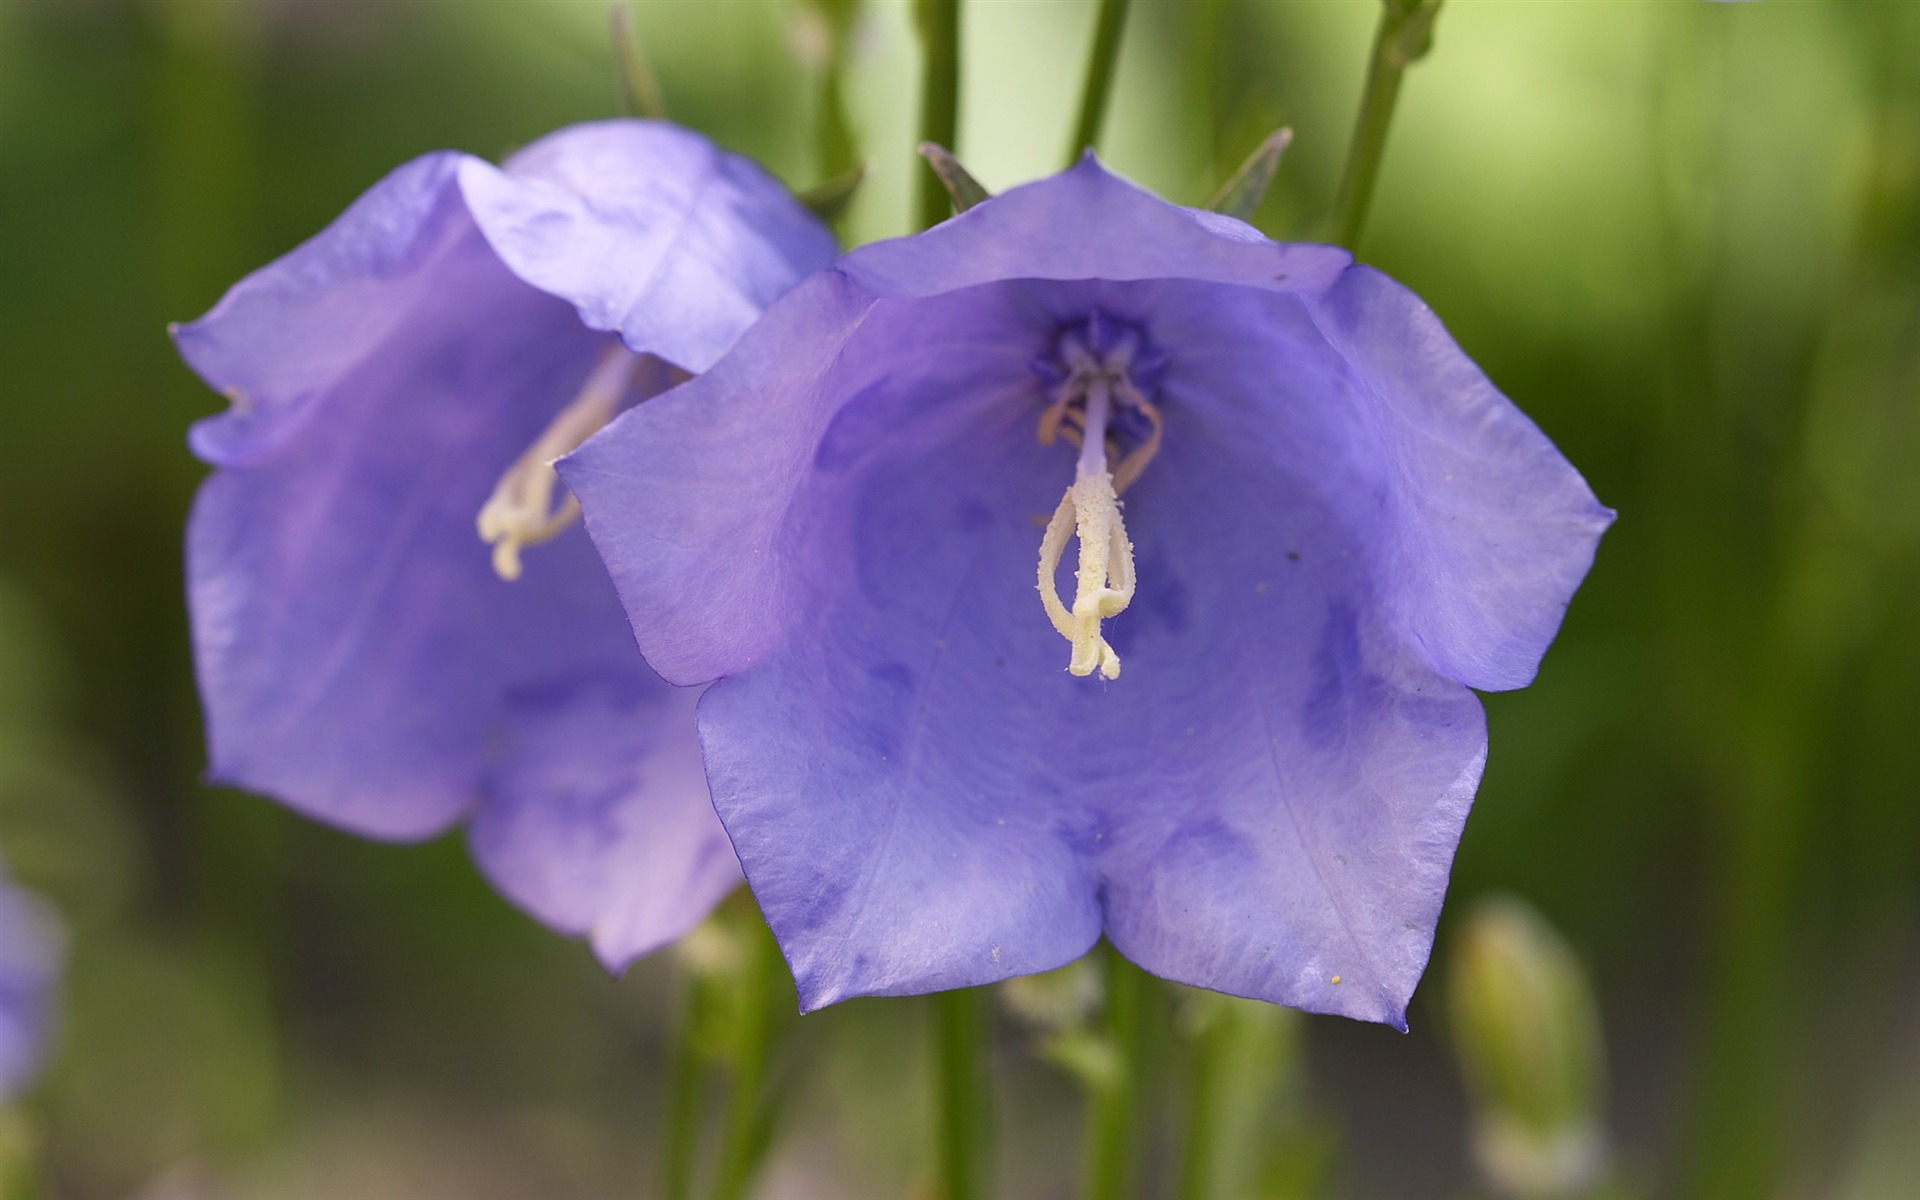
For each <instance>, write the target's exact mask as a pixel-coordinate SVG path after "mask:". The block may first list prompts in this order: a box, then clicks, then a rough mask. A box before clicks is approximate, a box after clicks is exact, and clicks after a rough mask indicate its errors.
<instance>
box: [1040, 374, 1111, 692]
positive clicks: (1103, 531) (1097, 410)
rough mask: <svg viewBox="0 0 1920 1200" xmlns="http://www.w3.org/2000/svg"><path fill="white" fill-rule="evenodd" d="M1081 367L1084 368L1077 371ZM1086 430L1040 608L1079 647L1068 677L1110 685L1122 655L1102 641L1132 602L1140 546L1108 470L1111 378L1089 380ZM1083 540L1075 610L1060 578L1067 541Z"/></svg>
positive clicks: (1054, 528) (1054, 530)
mask: <svg viewBox="0 0 1920 1200" xmlns="http://www.w3.org/2000/svg"><path fill="white" fill-rule="evenodd" d="M1076 365H1078V364H1076ZM1085 387H1086V389H1087V390H1086V405H1087V407H1086V423H1085V427H1084V429H1083V431H1082V435H1081V440H1080V457H1079V460H1078V461H1077V462H1076V463H1075V465H1074V478H1073V486H1071V487H1069V488H1068V489H1067V494H1066V495H1065V496H1064V497H1062V498H1061V500H1060V506H1059V507H1058V508H1056V509H1054V512H1053V519H1052V520H1050V521H1048V522H1047V532H1046V534H1045V535H1044V536H1043V537H1042V538H1041V539H1040V573H1039V574H1040V603H1041V605H1042V607H1044V608H1045V609H1046V610H1047V617H1048V619H1049V620H1051V621H1052V622H1053V628H1054V629H1055V631H1056V632H1058V633H1059V634H1060V636H1061V637H1063V638H1066V639H1067V641H1068V642H1069V643H1071V644H1072V646H1073V655H1072V657H1071V659H1070V660H1069V662H1068V664H1067V670H1068V671H1070V672H1072V673H1073V674H1075V675H1079V676H1083V677H1084V676H1087V675H1091V674H1093V672H1094V671H1095V670H1098V671H1099V672H1100V675H1101V677H1102V678H1104V679H1117V678H1119V676H1120V656H1119V655H1118V654H1116V653H1114V649H1113V647H1112V646H1110V645H1108V644H1107V640H1106V639H1105V638H1103V637H1101V636H1100V622H1101V621H1103V620H1104V619H1106V618H1107V617H1112V616H1117V615H1119V613H1120V612H1121V611H1122V610H1123V609H1125V608H1126V607H1127V605H1128V604H1129V603H1130V602H1131V601H1132V600H1133V592H1134V574H1133V543H1132V542H1129V541H1128V540H1127V529H1126V524H1125V523H1124V522H1123V521H1122V520H1121V517H1120V501H1119V498H1118V497H1117V496H1116V494H1115V492H1114V486H1113V475H1112V474H1111V472H1109V471H1108V469H1107V450H1106V444H1107V418H1108V416H1109V413H1110V409H1111V395H1110V392H1111V387H1112V383H1111V381H1110V380H1109V379H1108V377H1107V376H1106V375H1105V374H1104V373H1094V374H1092V375H1091V377H1090V378H1087V379H1086V382H1085ZM1076 534H1077V535H1078V536H1079V539H1080V565H1079V569H1078V570H1077V571H1076V572H1075V588H1074V597H1073V608H1072V610H1071V611H1069V610H1068V609H1067V606H1066V605H1065V604H1063V603H1062V602H1061V600H1060V594H1059V592H1058V590H1057V589H1056V588H1055V585H1054V573H1055V572H1056V571H1057V570H1058V568H1059V566H1060V559H1061V557H1062V556H1063V555H1065V553H1066V549H1067V539H1068V538H1069V537H1072V536H1074V535H1076Z"/></svg>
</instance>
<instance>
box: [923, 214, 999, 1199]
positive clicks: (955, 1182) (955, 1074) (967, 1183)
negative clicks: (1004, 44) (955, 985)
mask: <svg viewBox="0 0 1920 1200" xmlns="http://www.w3.org/2000/svg"><path fill="white" fill-rule="evenodd" d="M942 194H943V195H944V193H942ZM933 1022H934V1030H933V1051H934V1086H935V1088H936V1089H937V1092H936V1094H935V1104H936V1110H937V1111H936V1114H935V1119H936V1122H937V1128H936V1132H937V1135H938V1142H939V1156H940V1163H939V1168H940V1182H939V1188H938V1195H939V1197H940V1200H985V1198H986V1197H987V1196H988V1195H990V1194H991V1192H992V1187H991V1184H990V1183H989V1174H990V1170H989V1168H990V1165H991V1160H992V1153H991V1150H992V1132H993V1094H992V1088H991V1083H990V1080H989V1078H988V1071H987V1062H988V1052H989V1044H988V1019H987V993H986V991H985V989H983V988H962V989H959V990H957V991H951V992H941V993H940V994H938V995H936V996H935V997H934V998H933Z"/></svg>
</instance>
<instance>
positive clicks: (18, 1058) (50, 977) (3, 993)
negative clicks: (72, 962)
mask: <svg viewBox="0 0 1920 1200" xmlns="http://www.w3.org/2000/svg"><path fill="white" fill-rule="evenodd" d="M63 950H64V938H63V937H62V934H61V931H60V926H59V924H58V922H56V921H55V920H54V918H53V915H52V914H51V913H50V912H48V911H47V908H46V906H45V905H43V904H41V903H40V901H39V900H38V899H36V898H35V897H34V896H32V895H30V894H28V893H27V892H24V891H22V890H21V889H20V888H18V887H16V886H14V884H13V883H12V882H11V881H10V880H9V879H8V878H7V875H6V870H5V868H4V867H0V1105H4V1104H5V1103H7V1102H8V1101H9V1100H12V1099H13V1098H14V1097H15V1096H17V1095H19V1094H20V1093H21V1092H22V1091H23V1090H25V1088H26V1087H27V1085H28V1084H30V1083H32V1082H33V1078H34V1076H35V1075H36V1074H37V1073H38V1072H39V1069H40V1065H41V1062H42V1060H43V1059H44V1058H45V1055H46V1042H47V1036H48V1032H49V1029H48V1026H49V1025H50V1024H51V1018H52V1011H51V1010H52V1007H53V991H54V985H55V982H56V980H57V979H58V977H59V974H60V964H61V959H62V957H63Z"/></svg>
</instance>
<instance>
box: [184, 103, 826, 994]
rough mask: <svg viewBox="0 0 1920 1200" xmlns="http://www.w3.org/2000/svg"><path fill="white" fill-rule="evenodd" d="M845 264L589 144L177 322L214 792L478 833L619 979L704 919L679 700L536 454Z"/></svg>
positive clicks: (689, 185)
mask: <svg viewBox="0 0 1920 1200" xmlns="http://www.w3.org/2000/svg"><path fill="white" fill-rule="evenodd" d="M836 253H837V248H836V246H835V244H834V240H833V236H832V234H831V232H830V231H828V230H827V229H826V227H825V226H824V225H822V224H821V223H820V222H818V221H817V220H815V219H814V218H813V217H812V216H811V215H810V214H809V213H807V212H806V211H805V209H804V208H802V207H801V206H800V205H799V204H798V202H796V201H795V200H794V199H793V197H792V196H790V195H789V194H788V192H787V191H786V189H785V188H784V187H783V186H781V184H780V183H779V182H778V181H776V180H775V179H773V178H772V177H771V176H769V175H768V174H766V172H764V171H762V170H761V169H760V168H759V167H757V166H755V165H754V164H752V163H751V162H749V161H748V160H746V159H744V158H741V157H739V156H737V155H734V154H730V153H727V152H724V151H721V150H720V149H718V148H717V147H715V146H714V145H713V144H712V143H710V142H709V141H707V140H706V139H705V138H702V137H700V136H698V135H696V134H693V133H690V132H688V131H686V130H683V129H680V128H677V127H675V126H672V125H668V124H665V123H662V122H651V121H637V120H621V121H607V122H601V123H597V124H589V125H580V126H574V127H570V128H568V129H564V130H561V131H559V132H557V133H554V134H552V135H550V136H548V137H546V138H543V139H541V140H540V141H538V142H535V143H534V144H532V145H530V146H528V147H527V148H525V149H524V150H522V151H520V152H519V153H517V154H515V155H514V156H513V157H512V158H511V159H509V160H508V161H507V163H506V165H505V166H504V167H494V166H493V165H491V164H489V163H486V162H484V161H481V160H480V159H476V158H473V157H470V156H468V155H464V154H457V153H451V152H447V153H438V154H430V155H427V156H425V157H423V158H419V159H416V160H414V161H413V162H410V163H408V164H406V165H405V166H403V167H401V168H399V169H398V170H396V171H395V172H393V174H391V175H389V176H388V177H387V178H386V179H384V180H382V181H381V182H380V183H379V184H377V185H376V186H375V187H374V188H373V189H372V190H371V191H369V192H368V193H367V194H365V195H364V196H362V197H361V198H360V199H359V200H358V201H356V202H355V203H354V205H353V206H352V207H351V208H349V209H348V210H347V211H346V213H345V214H344V215H342V216H341V217H340V218H339V219H337V220H336V221H335V222H334V223H333V224H332V225H331V226H329V227H328V228H327V229H326V230H325V231H323V232H322V233H320V234H319V235H318V236H317V237H315V238H314V239H312V240H311V241H309V242H307V243H306V244H304V245H302V246H300V247H299V248H298V249H296V250H294V251H293V252H292V253H290V254H288V255H286V256H285V257H283V258H281V259H279V260H277V261H275V262H274V263H272V264H270V265H268V266H267V267H265V268H263V269H261V270H259V271H257V272H255V273H254V274H252V275H250V276H248V277H247V278H245V279H243V280H241V281H240V283H238V284H237V285H235V286H234V288H233V289H232V290H231V291H229V292H228V293H227V295H226V296H225V298H223V299H222V300H221V301H220V303H219V304H218V305H217V306H215V307H214V309H213V310H212V311H211V312H209V313H208V314H207V315H206V316H205V317H202V318H201V319H200V320H198V321H195V322H193V323H192V324H189V325H185V326H181V327H178V328H176V329H175V331H174V334H175V338H176V340H177V342H178V345H179V348H180V352H181V354H182V355H184V356H185V358H186V359H187V361H188V362H189V363H190V364H191V365H192V366H193V367H194V369H195V370H196V371H198V372H199V373H200V375H201V376H202V377H203V378H205V379H206V381H207V382H208V383H209V384H211V385H212V386H213V387H215V388H217V389H219V390H220V391H222V392H224V393H226V395H227V396H228V397H229V398H230V399H231V401H232V407H231V409H230V410H229V411H228V412H226V413H223V414H221V415H218V416H215V417H212V418H209V419H207V420H205V421H203V422H201V423H200V424H199V425H197V426H195V428H194V430H193V433H192V439H191V440H192V444H193V448H194V450H195V452H196V453H198V454H199V455H200V457H202V458H203V459H205V460H206V461H207V462H209V463H211V464H212V465H213V466H214V467H216V468H217V470H216V471H215V472H214V473H213V475H212V476H211V477H210V478H209V479H208V480H207V482H206V484H205V485H204V487H203V488H202V490H201V492H200V494H199V497H198V499H197V501H196V502H195V505H194V509H193V515H192V519H191V523H190V525H189V528H188V534H187V553H188V575H189V599H190V603H191V609H192V620H193V639H194V649H195V656H196V666H197V669H198V675H199V681H200V689H201V696H202V700H203V702H204V706H205V709H206V715H207V730H208V742H209V754H210V759H211V766H210V775H211V776H212V778H214V779H215V780H217V781H219V782H223V783H228V784H233V785H237V786H240V787H246V788H250V789H253V790H256V791H261V792H265V793H268V794H270V795H272V796H274V797H276V798H278V799H279V800H281V801H283V802H284V803H286V804H288V805H290V806H291V807H293V808H295V809H298V810H299V811H301V812H303V813H306V814H308V815H310V816H313V817H317V818H319V819H321V820H325V821H328V822H331V823H333V824H335V825H338V826H341V827H343V828H346V829H349V830H352V831H354V832H357V833H361V834H364V835H367V836H369V837H376V838H386V839H396V840H406V839H415V838H424V837H430V836H433V835H435V834H437V833H439V832H441V831H443V830H445V829H446V828H448V827H449V826H450V825H451V824H453V823H454V822H455V821H457V820H459V819H460V818H462V817H463V816H470V817H471V823H470V826H469V831H468V833H469V839H470V843H471V846H472V849H473V852H474V855H475V857H476V859H477V861H478V862H479V864H480V867H481V869H482V870H483V871H484V872H485V874H487V875H488V876H489V878H491V880H492V881H493V882H494V883H495V884H496V885H497V886H498V887H499V888H500V890H501V891H502V892H504V893H505V894H506V895H507V896H509V897H510V898H512V899H513V900H514V901H516V902H517V903H519V904H520V905H522V906H523V907H525V908H526V909H527V910H528V911H530V912H531V913H533V914H534V915H535V916H537V917H539V918H540V919H541V920H543V921H545V922H547V923H548V924H550V925H552V926H554V927H556V928H558V929H560V930H562V931H565V932H568V933H572V934H577V935H586V936H588V937H589V938H590V940H591V942H592V945H593V947H594V949H595V951H596V952H597V953H598V954H599V955H600V957H601V958H602V959H603V960H604V961H606V962H607V963H608V964H609V965H612V966H620V965H624V964H625V963H626V962H627V961H629V960H631V959H632V958H634V957H636V956H638V955H640V954H643V953H645V952H647V951H648V950H650V949H652V948H654V947H656V946H658V945H661V944H662V943H664V942H666V941H669V940H671V939H673V938H675V937H677V936H679V935H680V934H681V933H683V932H685V930H686V929H688V928H690V927H691V926H692V925H693V924H694V923H695V922H697V921H698V920H699V919H701V918H702V917H703V916H704V915H705V914H706V913H707V911H708V910H709V909H710V908H711V907H712V905H713V904H714V903H715V902H716V901H717V900H718V899H719V898H720V897H721V896H722V895H724V894H725V893H726V892H727V891H729V890H731V889H732V887H734V886H735V885H736V884H737V882H738V880H739V867H738V864H737V863H736V861H735V860H734V857H733V855H732V853H731V851H730V850H729V848H728V845H727V841H726V838H725V835H724V833H723V831H722V830H721V828H720V826H719V824H718V822H717V821H716V820H715V818H714V815H713V811H712V806H711V804H710V803H709V801H708V798H707V793H706V787H705V780H704V776H703V773H702V770H701V764H700V755H699V744H698V741H697V738H696V735H695V731H694V725H693V715H692V709H693V703H694V700H695V699H696V697H695V696H694V695H692V694H690V693H687V692H684V691H682V690H679V689H675V688H672V687H669V686H668V685H666V684H665V683H663V682H661V681H660V679H659V678H658V677H657V676H655V675H654V674H653V673H652V672H651V671H649V670H648V669H647V667H646V665H645V663H644V661H643V660H642V659H641V658H640V655H639V652H638V651H637V650H636V649H635V647H634V645H633V638H632V635H631V634H630V633H629V631H628V629H627V624H626V620H625V618H624V616H623V615H622V613H621V611H620V606H619V602H618V599H617V597H616V596H615V594H614V591H613V588H612V586H611V585H610V583H609V582H608V580H607V577H606V571H605V569H604V568H603V567H602V566H601V564H600V562H599V560H598V559H597V558H596V557H595V555H594V552H593V548H592V546H591V545H590V544H589V542H588V541H587V538H586V536H585V534H584V533H582V532H581V531H580V530H579V529H578V528H574V526H575V525H577V522H576V521H574V519H573V518H574V517H575V516H576V515H577V512H578V506H577V504H575V503H574V501H573V499H572V497H571V496H569V495H565V494H564V492H562V493H561V494H560V495H559V496H557V497H556V495H555V493H556V489H557V479H556V477H555V476H554V473H553V470H552V467H551V465H550V464H551V461H552V460H553V459H554V458H556V457H558V456H559V455H560V454H562V453H564V452H565V451H567V450H569V449H571V448H573V446H575V445H576V444H578V443H579V441H580V440H581V439H583V438H584V437H586V436H587V435H588V434H589V433H591V432H593V430H595V429H597V428H598V427H599V426H600V425H602V424H604V423H605V422H606V421H607V420H608V419H609V418H610V417H611V416H612V415H613V414H614V413H615V412H617V411H619V410H620V409H621V408H622V407H624V406H626V405H629V404H632V403H635V402H637V401H638V400H640V399H644V398H646V397H647V396H648V395H650V394H652V393H654V392H657V391H659V390H661V389H662V388H663V387H666V386H669V385H670V384H672V383H675V382H678V381H679V380H680V379H683V378H685V376H686V375H687V374H688V373H691V372H698V371H702V370H705V369H706V368H707V367H708V366H710V365H711V364H712V363H713V362H714V360H715V359H717V358H718V357H719V356H720V354H721V353H722V352H723V351H724V350H726V349H727V347H728V346H729V345H731V344H732V342H733V341H734V339H735V338H737V337H738V336H739V335H740V333H741V331H742V330H744V329H746V328H747V326H748V325H750V324H751V323H752V322H753V321H754V320H755V319H756V318H757V317H758V316H759V314H760V313H761V311H762V310H763V309H764V308H765V307H766V306H767V305H768V304H770V303H771V302H772V301H773V300H774V299H775V298H776V297H778V296H779V295H780V294H781V293H783V292H784V291H786V290H787V289H788V288H790V287H791V286H793V284H794V283H796V282H797V281H798V280H800V279H801V278H803V277H804V276H806V275H807V274H808V273H810V272H812V271H814V270H817V269H819V268H820V267H822V266H824V265H826V264H827V263H829V262H831V261H832V259H833V256H834V255H835V254H836ZM487 543H492V546H493V548H492V550H491V552H490V551H489V549H488V546H487ZM538 543H547V544H540V545H537V548H531V549H527V548H529V547H536V544H538ZM523 549H526V554H525V558H524V563H523V560H522V550H523ZM523 567H524V573H523Z"/></svg>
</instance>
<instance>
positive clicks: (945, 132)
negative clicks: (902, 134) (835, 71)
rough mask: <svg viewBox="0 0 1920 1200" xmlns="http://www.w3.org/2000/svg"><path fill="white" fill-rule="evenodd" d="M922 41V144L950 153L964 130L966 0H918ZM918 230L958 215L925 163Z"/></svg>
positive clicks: (943, 188) (921, 174)
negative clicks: (962, 45)
mask: <svg viewBox="0 0 1920 1200" xmlns="http://www.w3.org/2000/svg"><path fill="white" fill-rule="evenodd" d="M917 13H918V16H919V23H920V42H921V45H922V46H923V47H924V48H925V50H926V63H925V67H924V74H923V77H922V81H921V90H920V141H922V142H932V143H934V144H935V145H938V146H944V147H946V148H947V149H948V150H956V149H958V147H957V146H955V145H954V143H955V141H956V140H957V139H958V135H959V132H960V0H918V3H917ZM917 178H918V179H919V181H920V186H919V190H918V193H917V194H918V197H919V202H918V204H917V206H916V207H917V210H918V220H917V227H918V228H921V229H929V228H931V227H933V226H935V225H938V224H939V223H940V222H942V221H944V220H946V219H947V216H948V214H949V213H950V212H951V211H952V208H951V203H950V201H949V199H948V196H947V189H946V187H945V185H943V184H942V183H941V182H940V179H939V177H938V176H936V175H935V174H934V173H933V168H932V167H929V166H927V165H926V164H925V163H922V164H920V167H919V174H918V176H917Z"/></svg>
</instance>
